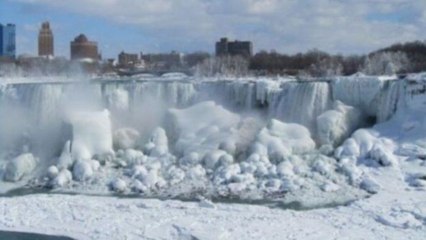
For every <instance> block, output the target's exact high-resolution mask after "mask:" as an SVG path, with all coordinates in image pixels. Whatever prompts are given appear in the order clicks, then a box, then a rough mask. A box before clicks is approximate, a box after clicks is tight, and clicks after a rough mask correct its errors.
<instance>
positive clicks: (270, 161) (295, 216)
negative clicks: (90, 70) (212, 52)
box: [0, 74, 426, 239]
mask: <svg viewBox="0 0 426 240" xmlns="http://www.w3.org/2000/svg"><path fill="white" fill-rule="evenodd" d="M425 79H426V77H425V76H424V75H422V74H420V75H410V76H408V77H407V79H403V80H398V79H396V78H395V77H370V76H361V75H356V76H352V77H340V78H332V79H317V81H296V80H295V79H284V78H282V79H267V78H265V79H252V78H246V79H195V78H182V79H175V76H173V78H168V77H164V79H159V80H153V79H151V80H149V79H119V80H113V79H108V80H104V81H103V80H102V79H98V80H96V81H93V82H91V83H87V84H84V83H82V82H73V83H67V84H61V83H60V82H55V83H54V84H52V82H49V81H47V82H44V83H37V84H34V83H32V82H31V81H28V82H25V83H24V82H23V81H22V80H21V79H19V80H18V83H10V82H11V81H10V80H9V83H6V84H3V85H1V86H0V114H2V116H4V118H2V119H0V133H1V134H0V177H1V179H3V180H4V181H3V182H1V184H0V190H1V192H7V191H8V190H9V189H13V188H22V187H24V188H30V189H40V188H41V189H45V188H49V189H53V190H52V192H51V193H46V191H44V192H45V193H42V194H29V195H24V196H13V194H11V193H6V195H9V196H8V197H3V198H0V202H1V204H0V207H1V208H2V209H1V212H2V214H1V216H0V229H4V230H18V231H30V232H39V233H49V234H55V235H56V234H57V235H68V236H72V237H75V238H78V239H80V238H87V239H139V238H142V239H324V238H325V239H401V238H404V239H405V238H407V239H423V238H425V237H426V160H425V159H426V137H425V135H424V132H425V131H426V110H425V109H426V108H425V107H426V81H425ZM12 82H13V81H12ZM64 192H73V193H77V195H67V194H63V193H64ZM82 193H84V194H83V195H78V194H82ZM111 193H114V194H117V196H120V198H117V197H112V196H111V195H109V194H111ZM101 195H102V196H101ZM148 198H149V199H148ZM152 198H161V199H172V198H173V199H189V200H191V201H189V202H188V201H182V200H156V199H152ZM208 199H213V201H214V203H212V202H211V200H208ZM230 202H233V203H230ZM247 202H252V203H253V204H247ZM254 203H256V204H254ZM326 207H328V208H326ZM297 209H298V210H297ZM302 209H304V210H302ZM308 209H309V210H308ZM301 210H302V211H301Z"/></svg>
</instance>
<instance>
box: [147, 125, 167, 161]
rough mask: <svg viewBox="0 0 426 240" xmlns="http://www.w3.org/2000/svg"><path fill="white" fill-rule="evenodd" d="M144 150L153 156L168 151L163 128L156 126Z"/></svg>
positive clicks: (158, 155) (161, 154)
mask: <svg viewBox="0 0 426 240" xmlns="http://www.w3.org/2000/svg"><path fill="white" fill-rule="evenodd" d="M145 152H146V153H148V154H149V155H150V156H153V157H160V156H163V155H165V154H167V153H168V152H169V140H168V138H167V135H166V131H164V129H162V128H160V127H158V128H156V129H154V131H153V132H152V133H151V137H150V139H149V142H148V143H147V144H146V145H145Z"/></svg>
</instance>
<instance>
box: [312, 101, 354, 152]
mask: <svg viewBox="0 0 426 240" xmlns="http://www.w3.org/2000/svg"><path fill="white" fill-rule="evenodd" d="M360 124H361V112H360V111H359V110H357V109H356V108H354V107H351V106H346V105H344V104H343V103H341V102H339V101H336V102H335V103H334V109H333V110H329V111H326V112H324V113H323V114H321V115H320V116H318V118H317V137H318V141H319V143H320V144H321V145H327V144H329V145H333V146H336V145H338V144H340V143H341V142H342V141H343V140H344V139H346V138H347V137H348V136H349V135H350V134H352V132H353V131H354V130H355V129H356V128H357V127H358V126H359V125H360Z"/></svg>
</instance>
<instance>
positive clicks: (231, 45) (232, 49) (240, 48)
mask: <svg viewBox="0 0 426 240" xmlns="http://www.w3.org/2000/svg"><path fill="white" fill-rule="evenodd" d="M252 55H253V44H252V42H250V41H237V40H236V41H233V42H232V41H229V40H228V39H227V38H221V39H220V41H219V42H216V56H242V57H251V56H252Z"/></svg>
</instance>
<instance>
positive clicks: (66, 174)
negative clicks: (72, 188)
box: [51, 169, 72, 187]
mask: <svg viewBox="0 0 426 240" xmlns="http://www.w3.org/2000/svg"><path fill="white" fill-rule="evenodd" d="M71 180H72V174H71V172H70V171H68V169H62V170H61V171H60V172H59V173H58V176H56V177H55V178H54V179H53V180H52V181H51V186H52V187H63V186H65V185H66V184H68V183H70V182H71Z"/></svg>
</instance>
